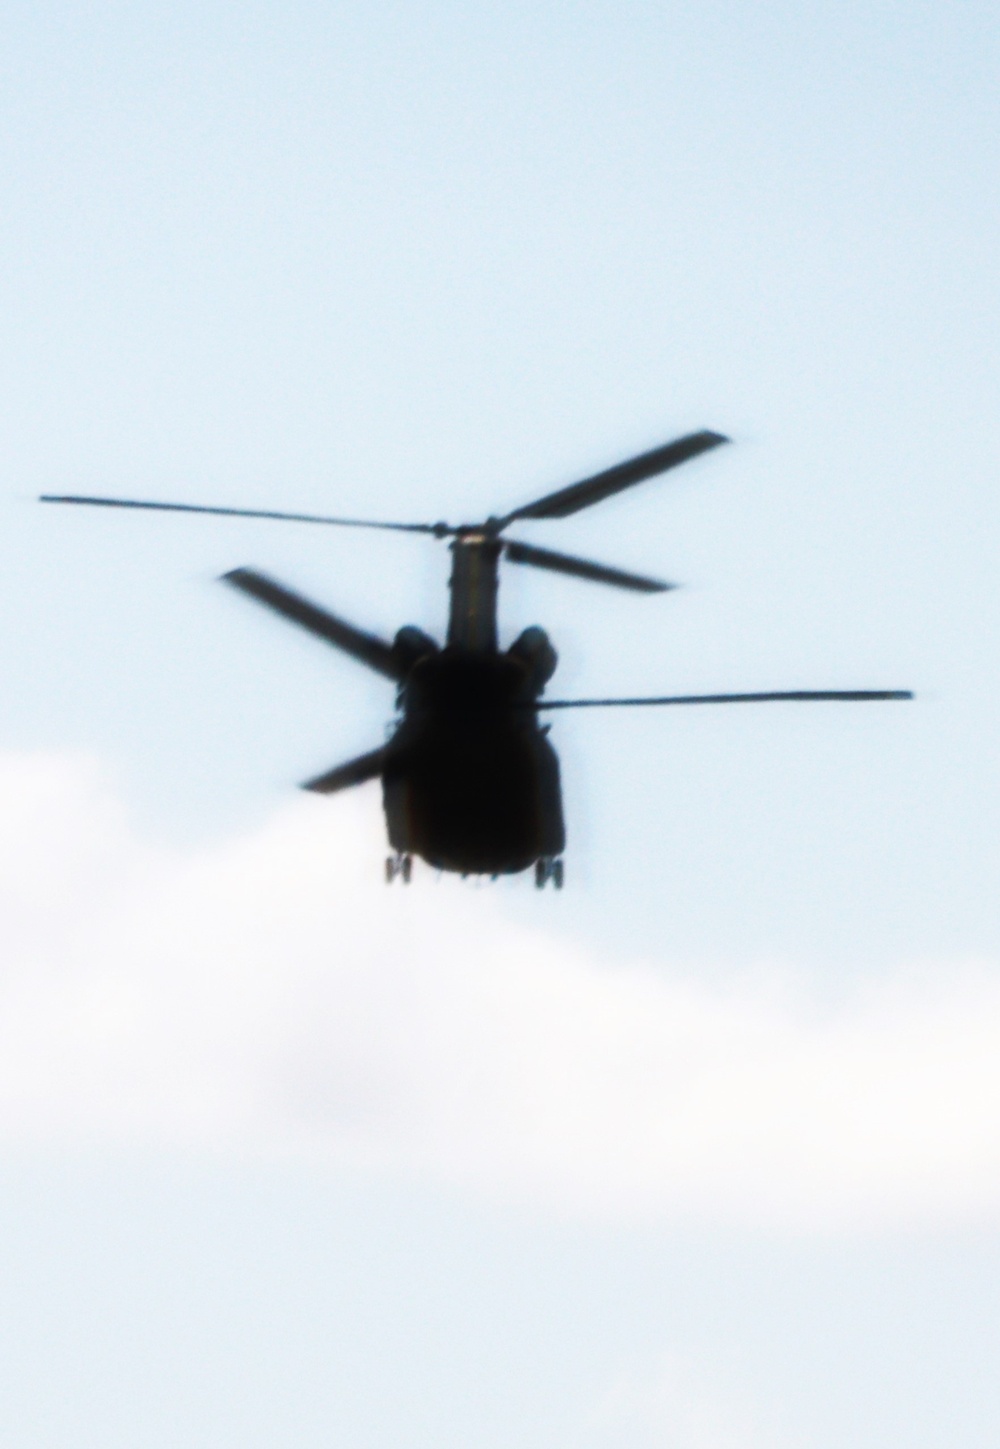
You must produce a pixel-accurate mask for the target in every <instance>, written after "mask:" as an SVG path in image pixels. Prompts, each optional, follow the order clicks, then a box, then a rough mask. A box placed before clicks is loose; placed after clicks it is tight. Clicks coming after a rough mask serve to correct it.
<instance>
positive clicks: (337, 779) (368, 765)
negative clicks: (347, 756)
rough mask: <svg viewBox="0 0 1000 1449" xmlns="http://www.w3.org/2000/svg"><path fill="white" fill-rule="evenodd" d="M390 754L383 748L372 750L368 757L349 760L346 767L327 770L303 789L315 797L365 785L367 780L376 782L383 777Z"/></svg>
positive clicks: (307, 782) (303, 786)
mask: <svg viewBox="0 0 1000 1449" xmlns="http://www.w3.org/2000/svg"><path fill="white" fill-rule="evenodd" d="M388 754H389V752H388V750H387V749H386V748H385V747H383V748H382V749H381V750H372V752H371V753H370V754H368V755H359V756H358V758H357V759H356V760H348V761H347V764H346V765H337V767H336V768H335V769H333V770H327V772H326V774H325V775H317V776H316V778H315V779H314V780H307V781H306V782H305V784H304V785H302V786H301V788H302V789H303V790H312V792H313V793H314V794H315V795H333V794H335V793H336V792H337V791H338V790H347V789H349V788H350V786H351V785H363V784H364V782H365V781H366V780H374V779H375V778H376V776H377V775H381V773H382V771H383V770H384V769H385V763H386V759H387V757H388Z"/></svg>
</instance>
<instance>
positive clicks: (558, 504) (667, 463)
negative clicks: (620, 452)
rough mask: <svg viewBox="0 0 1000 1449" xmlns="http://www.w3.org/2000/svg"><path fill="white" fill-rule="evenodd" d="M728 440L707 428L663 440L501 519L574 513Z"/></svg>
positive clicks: (504, 521)
mask: <svg viewBox="0 0 1000 1449" xmlns="http://www.w3.org/2000/svg"><path fill="white" fill-rule="evenodd" d="M728 442H729V439H728V438H726V437H724V436H723V435H722V433H713V432H710V431H708V430H707V429H706V430H705V431H703V432H700V433H688V434H686V436H685V437H683V438H676V439H675V440H674V441H673V442H672V443H666V444H664V446H663V447H662V448H654V449H653V450H652V452H650V453H640V455H639V457H638V458H629V459H628V460H627V461H626V462H624V463H618V464H616V466H615V467H614V468H608V469H606V470H605V471H604V472H603V473H595V474H594V476H593V477H592V478H584V479H583V481H582V482H580V483H571V484H570V486H569V487H568V488H560V489H559V490H558V491H557V492H555V493H547V494H546V495H545V497H544V498H539V499H538V501H537V502H535V503H526V504H525V505H524V507H523V508H516V509H515V510H514V512H513V513H508V514H507V515H506V517H504V518H503V519H502V520H501V523H502V524H503V525H504V526H506V524H508V523H513V522H514V520H515V518H568V517H569V515H570V514H571V513H577V512H579V510H580V509H581V508H589V507H590V505H591V504H592V503H600V502H601V501H602V500H603V499H605V498H610V497H611V496H612V494H614V493H620V492H621V491H622V489H623V488H631V487H632V485H633V484H634V483H642V482H643V480H644V479H646V478H654V477H655V476H656V475H657V474H658V473H665V472H666V471H667V470H668V468H676V467H677V466H678V465H679V464H681V463H686V462H687V461H688V459H689V458H697V457H698V455H699V453H707V452H708V451H709V449H710V448H717V447H718V446H719V444H720V443H728Z"/></svg>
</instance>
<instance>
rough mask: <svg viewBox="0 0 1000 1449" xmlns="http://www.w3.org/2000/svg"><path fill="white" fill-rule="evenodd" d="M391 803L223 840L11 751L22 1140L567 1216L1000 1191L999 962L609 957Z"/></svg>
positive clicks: (0, 1025)
mask: <svg viewBox="0 0 1000 1449" xmlns="http://www.w3.org/2000/svg"><path fill="white" fill-rule="evenodd" d="M382 854H383V846H382V841H381V834H380V820H379V813H378V807H377V799H376V797H375V796H374V794H372V793H370V792H368V791H363V792H356V793H355V794H354V795H353V796H349V797H347V796H345V797H342V798H340V799H338V800H336V801H324V800H317V799H313V798H307V797H303V798H301V799H296V800H294V801H292V802H291V803H290V804H288V805H287V806H285V807H284V808H282V809H281V810H280V811H279V812H278V813H277V814H276V815H275V816H274V818H273V819H271V820H270V821H269V822H267V823H266V824H265V825H264V826H263V827H261V828H260V829H257V830H255V831H253V832H250V833H247V834H246V835H244V836H242V837H240V838H236V839H232V840H229V841H226V842H224V843H223V844H221V845H217V846H215V847H213V848H211V849H201V850H197V851H187V852H183V851H177V852H171V851H165V850H158V849H155V848H153V847H152V846H150V845H149V844H147V843H144V842H143V841H142V840H140V839H137V838H136V837H135V834H134V832H133V831H132V830H131V829H130V827H129V825H128V822H127V819H126V815H125V812H124V810H123V808H122V805H121V804H120V802H119V801H117V800H116V798H115V796H114V793H113V791H112V790H111V789H110V787H109V786H108V784H107V782H106V781H105V780H103V778H102V777H101V774H100V772H99V771H98V770H97V769H96V768H95V767H94V766H93V765H92V764H89V763H88V762H86V761H81V760H74V759H66V758H59V757H48V756H17V755H7V756H0V1142H2V1143H6V1144H7V1145H14V1144H49V1145H53V1144H54V1145H60V1144H64V1145H71V1146H73V1147H74V1148H80V1147H86V1146H87V1145H88V1144H101V1145H105V1144H109V1143H111V1144H126V1145H128V1144H136V1145H143V1146H148V1145H150V1144H152V1145H157V1144H161V1145H167V1146H170V1147H171V1148H178V1147H179V1148H181V1149H196V1150H198V1151H206V1150H207V1151H211V1152H219V1153H229V1154H243V1155H245V1154H251V1155H255V1156H265V1157H268V1158H275V1157H281V1156H282V1155H293V1156H299V1157H306V1158H308V1159H312V1160H320V1161H323V1162H329V1163H331V1164H333V1165H336V1166H337V1167H339V1168H341V1169H346V1170H351V1171H364V1172H378V1173H388V1174H395V1175H400V1176H405V1177H409V1178H414V1177H415V1178H420V1179H423V1180H434V1181H438V1182H446V1183H449V1184H454V1185H458V1186H460V1187H462V1188H464V1189H467V1190H472V1191H475V1192H477V1193H482V1194H487V1195H489V1196H492V1197H497V1198H502V1199H505V1200H514V1201H519V1202H522V1203H525V1204H527V1205H528V1206H531V1207H535V1208H541V1209H544V1210H546V1211H556V1212H560V1213H567V1212H568V1213H574V1214H576V1213H580V1214H593V1213H597V1214H604V1215H612V1216H621V1215H635V1214H639V1215H643V1216H649V1215H661V1216H662V1215H675V1216H676V1215H683V1216H689V1215H700V1216H705V1215H708V1216H711V1217H717V1218H721V1219H726V1220H730V1221H736V1222H747V1223H764V1224H784V1225H789V1224H791V1225H798V1226H802V1227H805V1228H810V1227H821V1228H827V1227H841V1226H851V1225H867V1224H871V1223H875V1224H877V1223H886V1222H892V1223H897V1222H902V1221H921V1220H923V1221H926V1220H928V1219H930V1220H942V1219H949V1218H953V1217H956V1216H963V1215H967V1214H970V1213H984V1212H992V1211H994V1210H995V1209H996V1207H997V1206H998V1205H1000V970H997V969H996V968H994V967H992V966H990V965H989V964H988V963H986V964H982V963H981V964H978V965H977V964H975V963H967V964H964V965H961V966H958V965H955V964H954V963H948V964H946V965H942V966H941V967H940V968H936V969H930V968H927V967H924V968H922V969H921V970H920V971H919V972H917V971H916V970H915V971H913V972H910V973H907V974H906V975H905V976H901V977H897V978H895V979H893V980H880V981H876V982H873V983H871V984H869V985H868V986H867V987H865V988H864V989H862V990H859V991H858V992H857V993H856V994H855V995H854V997H853V998H852V999H851V1000H850V1001H849V1002H847V1003H842V1004H840V1005H839V1006H838V1007H836V1008H831V1007H830V1006H829V1005H828V1004H827V1005H824V1004H821V1003H820V1002H818V1001H817V1000H816V999H814V998H813V997H811V996H810V993H809V991H808V989H807V987H806V985H805V984H804V979H803V982H801V983H798V984H797V983H796V982H795V981H794V979H791V978H790V977H789V976H788V975H787V974H786V975H785V976H784V977H783V978H782V979H781V981H780V982H779V981H778V980H777V979H776V978H775V976H774V975H773V973H772V974H764V973H761V972H759V971H754V970H752V969H751V968H750V967H749V966H748V967H747V969H746V970H745V972H742V973H736V976H735V978H733V979H738V980H739V982H740V984H739V985H738V986H735V987H734V986H733V985H732V984H731V983H730V984H729V985H725V986H720V985H718V984H715V985H709V984H699V983H698V982H697V980H696V979H694V978H692V977H691V976H690V975H685V976H681V975H678V974H676V973H674V974H671V973H670V972H669V971H667V970H666V968H663V967H662V966H660V967H658V966H657V963H655V962H631V963H622V962H609V961H602V960H599V959H591V958H588V957H587V956H586V955H584V954H583V953H582V952H581V951H580V950H579V948H577V947H575V946H573V945H572V944H569V943H567V942H565V941H562V940H560V939H559V938H558V936H556V935H555V934H553V935H551V936H546V935H544V934H542V933H540V932H538V931H536V930H529V929H527V928H525V927H524V926H522V925H518V924H516V923H514V922H512V921H511V920H510V919H509V912H508V914H505V903H504V898H503V896H502V894H496V893H491V892H489V891H477V890H474V889H472V888H470V887H469V886H468V885H463V884H462V883H461V882H456V881H451V880H443V881H441V882H437V881H435V880H434V878H433V876H432V875H431V874H430V873H429V872H425V873H424V874H423V875H422V876H418V878H417V880H416V881H415V883H414V885H413V886H412V887H410V888H409V889H408V890H404V889H402V888H399V887H394V888H393V889H391V890H388V889H386V887H385V886H384V885H383V884H382V882H381V878H380V862H381V857H382Z"/></svg>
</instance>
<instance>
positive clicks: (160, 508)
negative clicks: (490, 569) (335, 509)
mask: <svg viewBox="0 0 1000 1449" xmlns="http://www.w3.org/2000/svg"><path fill="white" fill-rule="evenodd" d="M38 501H39V502H40V503H87V504H93V505H94V506H95V507H98V508H146V509H151V510H153V511H154V512H157V513H213V514H217V515H219V516H220V517H223V518H277V519H280V520H281V521H282V522H283V523H330V524H336V525H337V526H338V527H341V528H389V529H392V530H393V531H394V532H397V533H432V534H434V536H435V537H436V538H444V537H446V536H447V535H448V534H449V533H452V532H454V530H453V529H452V528H450V527H449V525H448V524H447V523H380V522H376V521H375V520H373V519H370V518H328V517H327V516H326V515H325V514H321V513H279V512H277V511H276V510H274V509H270V508H221V507H220V508H216V507H210V506H208V505H207V504H203V503H152V502H150V501H148V500H147V499H144V498H91V497H89V496H85V495H78V494H73V493H66V494H58V493H43V494H42V495H41V497H40V498H39V500H38Z"/></svg>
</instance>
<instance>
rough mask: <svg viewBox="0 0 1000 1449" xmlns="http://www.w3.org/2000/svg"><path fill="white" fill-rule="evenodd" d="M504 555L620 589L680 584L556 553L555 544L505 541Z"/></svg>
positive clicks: (657, 589)
mask: <svg viewBox="0 0 1000 1449" xmlns="http://www.w3.org/2000/svg"><path fill="white" fill-rule="evenodd" d="M504 556H505V557H506V558H509V559H510V561H511V563H521V564H531V565H532V567H533V568H537V569H551V570H552V572H553V573H557V574H572V575H573V577H574V578H578V579H590V580H592V581H593V582H594V583H597V584H614V585H615V586H616V587H617V588H619V589H634V590H635V591H636V592H637V593H640V594H661V593H663V592H665V590H667V589H675V588H676V587H677V585H676V584H665V583H663V582H662V580H660V579H648V578H646V577H645V576H644V575H643V574H630V573H626V572H625V570H624V569H613V568H610V567H609V566H608V565H607V564H599V563H591V562H590V560H589V559H585V558H574V557H573V556H572V555H571V554H568V553H556V552H555V551H554V550H553V549H551V548H534V547H533V546H532V545H531V544H528V543H515V542H514V541H513V540H511V542H510V543H506V544H505V545H504Z"/></svg>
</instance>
